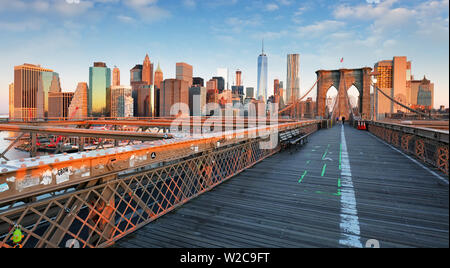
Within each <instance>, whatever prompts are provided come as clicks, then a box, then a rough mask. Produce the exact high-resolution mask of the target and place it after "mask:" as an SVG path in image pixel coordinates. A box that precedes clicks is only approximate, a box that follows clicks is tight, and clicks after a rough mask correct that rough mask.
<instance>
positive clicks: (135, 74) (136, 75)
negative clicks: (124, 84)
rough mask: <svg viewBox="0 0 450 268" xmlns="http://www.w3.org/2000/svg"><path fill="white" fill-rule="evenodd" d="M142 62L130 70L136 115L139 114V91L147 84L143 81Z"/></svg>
mask: <svg viewBox="0 0 450 268" xmlns="http://www.w3.org/2000/svg"><path fill="white" fill-rule="evenodd" d="M142 69H143V65H142V64H137V65H136V66H134V67H133V68H132V69H131V70H130V85H131V91H132V93H131V94H132V97H133V113H134V116H136V117H137V116H138V110H139V107H138V93H139V90H140V88H141V87H143V86H145V85H146V82H144V81H142Z"/></svg>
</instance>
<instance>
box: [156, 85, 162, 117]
mask: <svg viewBox="0 0 450 268" xmlns="http://www.w3.org/2000/svg"><path fill="white" fill-rule="evenodd" d="M160 112H161V89H159V88H155V117H160Z"/></svg>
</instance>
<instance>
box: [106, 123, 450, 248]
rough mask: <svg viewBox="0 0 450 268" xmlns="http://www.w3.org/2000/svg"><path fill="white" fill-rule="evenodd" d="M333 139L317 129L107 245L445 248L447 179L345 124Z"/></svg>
mask: <svg viewBox="0 0 450 268" xmlns="http://www.w3.org/2000/svg"><path fill="white" fill-rule="evenodd" d="M342 132H343V130H342V129H341V126H335V127H334V128H332V129H327V130H320V131H318V132H317V133H315V134H314V135H312V136H311V137H310V142H309V143H308V144H307V145H305V146H304V147H302V148H299V150H298V151H295V150H294V151H293V152H292V154H291V153H290V152H288V151H284V152H282V153H279V154H277V155H275V156H273V157H270V158H268V159H266V160H264V161H263V162H261V163H260V164H258V165H256V166H255V167H253V168H251V169H248V170H246V171H244V172H243V173H241V174H240V175H238V176H236V177H235V178H232V179H231V180H229V181H228V182H226V183H224V184H222V185H220V186H218V187H217V188H215V189H214V190H212V191H211V192H208V193H205V194H203V195H201V196H199V197H198V198H196V199H195V200H192V201H190V202H188V203H187V204H185V205H183V206H182V207H181V208H179V209H177V210H176V211H174V212H172V213H170V214H167V215H165V216H163V217H162V218H160V219H158V220H156V221H154V222H152V223H150V224H148V225H146V226H145V227H143V228H141V229H139V230H137V231H136V232H134V233H133V234H131V235H129V236H127V237H125V238H123V239H122V240H120V241H118V242H117V243H116V245H115V246H116V247H133V248H139V247H164V248H165V247H168V248H170V247H177V248H179V247H208V248H209V247H233V248H234V247H347V246H349V244H348V243H346V242H345V241H347V240H348V241H351V243H350V246H352V245H353V246H354V245H356V246H358V245H359V246H363V247H364V246H365V245H366V242H367V241H368V240H372V239H376V240H377V241H378V242H379V243H380V246H381V247H449V240H448V239H449V232H448V228H449V199H448V197H449V196H448V178H447V177H445V175H443V174H442V173H438V172H436V173H438V175H440V176H441V179H439V178H437V177H436V176H434V175H432V174H431V173H430V172H429V171H427V170H426V169H425V168H423V167H421V166H419V165H417V164H416V163H414V162H412V161H411V160H410V159H408V158H407V157H405V156H404V155H402V154H401V153H399V152H397V151H395V150H393V149H392V148H390V147H389V146H387V145H385V144H384V143H383V142H381V141H380V140H378V139H377V138H375V137H374V136H372V135H371V134H370V133H368V132H365V131H358V130H356V129H354V128H351V127H349V126H345V129H344V133H345V135H344V136H345V139H344V141H345V143H346V146H343V144H342V143H343V142H342V141H343V140H342ZM345 147H346V148H345ZM345 149H346V150H345ZM346 151H347V153H346ZM346 159H348V161H346ZM348 162H349V163H348ZM442 178H444V181H442ZM346 239H347V240H346ZM355 241H356V242H355ZM353 242H355V244H352V243H353Z"/></svg>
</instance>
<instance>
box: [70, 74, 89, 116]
mask: <svg viewBox="0 0 450 268" xmlns="http://www.w3.org/2000/svg"><path fill="white" fill-rule="evenodd" d="M87 117H88V85H87V83H86V82H81V83H78V86H77V89H76V90H75V95H74V96H73V98H72V101H71V102H70V106H69V119H86V118H87Z"/></svg>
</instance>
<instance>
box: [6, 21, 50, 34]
mask: <svg viewBox="0 0 450 268" xmlns="http://www.w3.org/2000/svg"><path fill="white" fill-rule="evenodd" d="M43 24H44V21H43V20H41V19H29V20H24V21H16V22H11V21H0V30H2V31H8V32H25V31H35V30H40V29H41V28H42V26H43Z"/></svg>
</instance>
